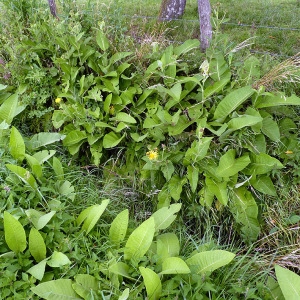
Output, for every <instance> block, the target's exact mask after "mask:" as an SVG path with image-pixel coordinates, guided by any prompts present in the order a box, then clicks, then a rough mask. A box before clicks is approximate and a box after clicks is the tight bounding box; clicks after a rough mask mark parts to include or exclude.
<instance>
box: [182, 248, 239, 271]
mask: <svg viewBox="0 0 300 300" xmlns="http://www.w3.org/2000/svg"><path fill="white" fill-rule="evenodd" d="M234 257H235V254H234V253H231V252H228V251H224V250H211V251H204V252H201V253H197V254H195V255H193V256H192V257H190V258H188V259H187V260H186V263H187V264H188V265H189V266H190V267H191V268H192V272H193V271H194V272H196V273H197V274H205V273H211V272H213V271H214V270H216V269H219V268H221V267H223V266H225V265H227V264H229V263H230V262H231V261H232V260H233V259H234Z"/></svg>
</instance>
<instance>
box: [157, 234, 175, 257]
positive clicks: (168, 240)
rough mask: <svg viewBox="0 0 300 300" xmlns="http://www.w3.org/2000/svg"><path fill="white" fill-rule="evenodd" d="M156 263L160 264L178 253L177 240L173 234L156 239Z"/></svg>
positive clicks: (162, 235)
mask: <svg viewBox="0 0 300 300" xmlns="http://www.w3.org/2000/svg"><path fill="white" fill-rule="evenodd" d="M156 241H157V243H156V244H157V247H156V248H157V249H156V252H157V255H158V261H160V262H162V261H163V260H164V259H165V258H167V257H172V256H174V257H175V256H178V255H179V251H180V244H179V240H178V238H177V236H176V234H175V233H170V232H168V233H164V234H161V235H159V236H157V238H156Z"/></svg>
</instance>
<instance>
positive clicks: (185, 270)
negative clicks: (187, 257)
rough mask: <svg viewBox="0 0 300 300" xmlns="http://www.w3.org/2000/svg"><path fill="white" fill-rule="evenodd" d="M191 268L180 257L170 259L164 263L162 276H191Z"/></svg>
mask: <svg viewBox="0 0 300 300" xmlns="http://www.w3.org/2000/svg"><path fill="white" fill-rule="evenodd" d="M189 273H191V270H190V268H189V267H188V266H187V264H186V263H185V262H184V260H183V259H181V258H179V257H168V258H166V259H164V261H163V263H162V271H161V272H160V274H189Z"/></svg>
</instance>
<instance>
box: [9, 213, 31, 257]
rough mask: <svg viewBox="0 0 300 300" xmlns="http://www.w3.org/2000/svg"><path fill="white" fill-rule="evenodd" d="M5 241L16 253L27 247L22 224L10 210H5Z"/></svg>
mask: <svg viewBox="0 0 300 300" xmlns="http://www.w3.org/2000/svg"><path fill="white" fill-rule="evenodd" d="M4 235H5V242H6V244H7V246H8V247H9V249H10V250H12V251H14V252H15V253H19V252H23V251H24V250H25V249H26V234H25V230H24V228H23V226H22V224H21V223H20V222H19V221H18V220H17V219H15V218H14V217H13V216H12V215H11V214H10V213H9V212H7V211H5V212H4Z"/></svg>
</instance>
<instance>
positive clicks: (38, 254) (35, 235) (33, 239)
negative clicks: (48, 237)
mask: <svg viewBox="0 0 300 300" xmlns="http://www.w3.org/2000/svg"><path fill="white" fill-rule="evenodd" d="M29 251H30V254H31V255H32V256H33V257H34V259H35V260H36V261H37V262H40V261H42V260H43V259H45V258H46V245H45V242H44V239H43V237H42V235H41V234H40V233H39V231H38V230H37V229H35V228H31V230H30V233H29Z"/></svg>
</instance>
